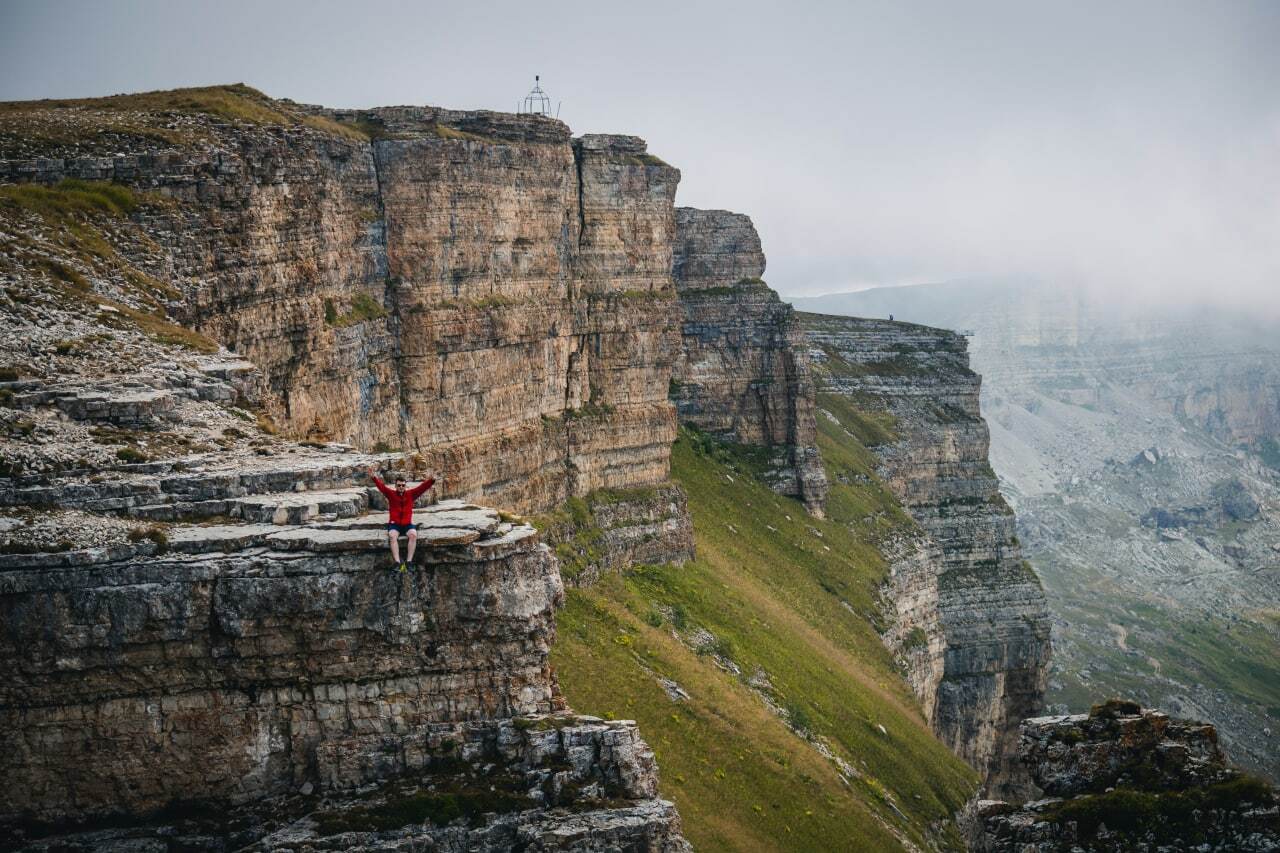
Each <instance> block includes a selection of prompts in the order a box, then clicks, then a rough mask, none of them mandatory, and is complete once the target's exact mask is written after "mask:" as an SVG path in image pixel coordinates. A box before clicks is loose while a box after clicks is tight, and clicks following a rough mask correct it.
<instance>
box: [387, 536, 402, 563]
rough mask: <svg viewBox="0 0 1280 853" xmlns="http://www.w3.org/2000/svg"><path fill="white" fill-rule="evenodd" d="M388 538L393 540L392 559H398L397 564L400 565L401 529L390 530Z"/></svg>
mask: <svg viewBox="0 0 1280 853" xmlns="http://www.w3.org/2000/svg"><path fill="white" fill-rule="evenodd" d="M387 538H388V539H390V540H391V559H393V560H395V561H396V565H397V566H398V565H400V531H399V530H388V531H387Z"/></svg>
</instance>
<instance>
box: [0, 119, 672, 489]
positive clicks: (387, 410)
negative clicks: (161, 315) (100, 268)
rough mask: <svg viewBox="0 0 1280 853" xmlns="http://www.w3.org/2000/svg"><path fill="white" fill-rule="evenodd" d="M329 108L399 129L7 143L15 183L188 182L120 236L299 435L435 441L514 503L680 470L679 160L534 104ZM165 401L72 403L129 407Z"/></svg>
mask: <svg viewBox="0 0 1280 853" xmlns="http://www.w3.org/2000/svg"><path fill="white" fill-rule="evenodd" d="M284 106H288V105H284ZM282 108H283V107H282ZM289 109H290V110H293V109H296V105H295V106H294V107H289ZM308 109H310V108H308ZM315 112H316V113H317V114H323V113H324V111H322V110H319V109H318V108H317V109H316V110H315ZM333 115H334V116H335V117H337V118H338V119H340V120H343V121H349V122H360V123H361V126H362V127H377V128H380V129H381V132H380V133H379V135H378V136H377V138H376V139H374V140H372V141H361V140H359V139H353V138H349V137H347V136H338V135H334V134H330V133H324V132H321V131H318V130H314V129H310V128H307V127H304V126H297V127H290V128H279V127H262V126H253V125H230V124H225V123H214V124H212V125H211V126H210V127H207V128H202V133H201V135H200V136H199V137H198V138H199V140H200V143H199V144H196V143H194V142H193V143H192V144H191V145H183V146H177V147H175V148H173V149H172V150H169V151H165V152H155V151H152V150H151V148H150V146H152V145H153V144H154V143H153V142H147V141H146V140H145V139H140V140H137V141H136V144H138V145H141V146H143V147H145V148H146V150H145V151H143V152H138V153H130V154H127V155H124V156H79V157H40V158H37V159H28V160H0V182H10V181H23V182H39V183H46V184H49V183H56V182H57V181H58V180H60V179H62V178H65V177H75V178H82V179H88V180H99V181H113V182H116V183H119V184H123V185H126V186H129V187H133V188H136V189H139V190H146V191H149V192H152V193H155V194H157V195H161V196H164V197H166V198H168V199H171V200H172V201H173V202H174V203H173V204H171V205H168V206H156V207H154V208H153V209H150V210H149V211H148V214H147V216H145V217H141V216H140V217H138V218H137V219H136V220H135V221H133V222H132V224H131V227H134V228H136V229H137V230H138V231H139V232H140V234H139V239H138V240H137V241H135V242H136V245H129V246H124V245H123V244H122V245H121V251H122V252H123V253H124V254H126V255H127V256H128V257H129V260H130V261H131V262H133V263H134V264H135V265H136V266H138V267H140V268H142V269H145V270H147V271H148V272H149V273H151V274H154V275H156V276H157V277H162V278H163V279H164V280H165V281H166V282H171V283H172V284H173V285H175V286H176V287H177V288H178V290H179V291H180V292H179V295H178V296H177V298H176V300H175V304H174V305H172V306H171V310H172V311H173V312H174V313H175V314H176V315H177V316H178V317H179V318H181V319H182V320H184V321H185V322H186V323H187V324H188V325H190V326H193V327H195V328H196V329H198V330H199V331H200V332H202V333H204V334H205V335H207V336H208V337H210V338H212V339H213V340H215V341H217V342H219V343H222V344H224V345H226V346H227V347H229V348H230V349H232V350H234V351H235V353H238V354H241V355H242V356H243V357H245V358H247V359H249V360H251V361H252V362H253V363H254V364H256V365H257V366H258V368H259V369H260V370H261V377H262V379H261V382H258V383H254V384H253V385H254V387H253V388H252V389H249V387H248V386H246V387H245V390H246V392H247V391H249V390H252V391H253V393H254V394H257V395H260V399H261V402H262V404H263V405H264V406H265V407H266V408H267V409H268V411H269V412H270V414H271V415H272V416H273V417H274V419H275V421H276V422H277V423H278V424H279V425H281V426H282V427H283V428H284V430H285V432H286V433H287V434H288V435H289V436H291V437H295V438H303V437H308V438H313V439H336V440H342V441H348V442H351V443H354V444H356V445H358V446H361V447H365V448H370V447H373V446H375V445H377V444H379V443H382V444H385V445H387V446H393V447H405V448H407V449H413V450H417V451H419V452H420V453H422V454H423V456H425V457H426V462H427V464H428V465H430V466H431V467H433V468H434V469H436V470H438V471H440V472H441V473H442V474H443V477H442V480H441V483H440V487H439V490H440V492H441V493H443V494H446V495H461V496H466V497H469V498H472V499H477V500H481V499H482V500H484V501H485V502H488V503H498V504H500V505H503V506H506V507H509V508H512V509H516V510H519V511H529V510H541V509H547V508H549V507H551V506H554V505H556V504H558V503H559V502H561V501H563V500H564V499H565V498H567V497H569V496H571V495H583V494H586V493H587V492H589V491H591V490H592V489H597V488H624V487H634V486H649V485H655V484H657V483H660V482H662V481H664V480H665V479H666V477H667V474H668V470H669V449H670V444H671V441H672V440H673V438H674V430H675V418H674V411H673V408H672V406H671V404H670V402H669V401H668V400H667V386H668V381H669V379H670V369H671V363H672V361H673V359H674V358H675V356H676V352H677V350H678V348H679V338H678V329H677V322H678V321H677V317H676V310H675V308H676V295H675V289H674V286H673V284H672V280H671V245H672V236H673V232H674V214H673V199H674V195H675V189H676V185H677V183H678V182H679V172H678V170H676V169H674V168H672V167H670V166H668V165H666V164H665V163H662V162H661V161H660V160H658V159H657V158H654V157H652V156H651V155H649V154H647V153H646V151H645V144H644V142H643V140H640V139H638V138H636V137H629V136H603V135H588V136H585V137H583V138H582V139H578V140H572V139H570V136H569V130H568V128H567V127H566V126H565V125H563V124H562V123H560V122H558V121H555V120H552V119H545V118H542V117H539V116H513V115H504V114H500V113H489V112H471V113H468V112H459V111H449V110H439V109H435V108H430V107H424V108H417V107H396V108H387V109H375V110H362V111H346V112H339V113H333ZM194 121H195V122H196V123H197V124H199V120H198V119H195V120H194ZM112 240H115V237H114V235H113V236H112ZM148 247H149V248H148ZM112 310H114V309H112ZM213 371H214V373H215V374H216V373H218V372H221V373H222V374H224V375H225V376H226V377H227V380H228V382H230V384H232V385H235V384H236V383H235V382H231V377H232V375H233V374H234V373H235V370H234V368H231V367H228V368H214V369H213ZM228 371H230V372H228ZM143 393H145V394H156V395H161V392H143ZM158 399H159V398H158ZM158 399H157V400H154V401H150V402H148V401H144V400H142V399H138V400H135V401H133V402H132V403H130V404H129V405H128V406H126V407H125V409H127V411H125V409H121V413H116V412H115V411H114V410H112V409H111V408H110V407H109V406H107V405H106V403H107V401H102V400H96V399H84V400H73V401H68V403H67V405H68V406H72V407H73V409H74V412H73V414H75V415H76V416H77V417H90V418H101V419H107V420H112V421H120V419H121V418H124V421H121V422H125V421H127V422H129V423H132V422H134V421H135V420H136V419H137V418H138V417H142V416H144V415H145V416H148V417H149V416H150V415H151V412H150V409H154V408H156V407H157V406H160V403H159V401H158ZM144 403H145V405H144ZM99 409H101V411H99ZM144 410H146V411H144Z"/></svg>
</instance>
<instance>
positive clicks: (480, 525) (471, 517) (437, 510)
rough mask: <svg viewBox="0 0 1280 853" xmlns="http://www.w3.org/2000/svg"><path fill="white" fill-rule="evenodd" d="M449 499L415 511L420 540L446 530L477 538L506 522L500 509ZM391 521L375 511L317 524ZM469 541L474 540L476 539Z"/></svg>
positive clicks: (380, 526) (382, 524) (356, 526)
mask: <svg viewBox="0 0 1280 853" xmlns="http://www.w3.org/2000/svg"><path fill="white" fill-rule="evenodd" d="M448 503H449V504H450V506H447V507H446V506H444V504H443V503H441V504H436V505H434V506H429V507H424V508H422V509H416V510H414V511H413V521H414V523H415V524H417V525H418V538H419V541H425V540H427V539H434V538H437V537H441V536H445V535H446V534H445V531H449V530H469V531H473V532H475V534H476V538H479V537H480V536H483V535H486V534H489V533H493V532H495V531H497V530H498V528H499V527H500V526H501V524H502V517H501V516H500V515H499V514H498V512H497V510H493V509H489V508H488V507H479V506H474V505H472V504H466V503H462V502H461V501H449V502H448ZM387 521H388V515H387V513H385V512H375V513H370V514H369V515H362V516H360V517H359V518H342V519H338V520H337V521H329V522H321V523H319V524H317V525H315V526H316V527H319V528H321V529H328V530H375V529H376V530H384V529H385V528H386V525H387ZM468 541H474V539H472V540H468Z"/></svg>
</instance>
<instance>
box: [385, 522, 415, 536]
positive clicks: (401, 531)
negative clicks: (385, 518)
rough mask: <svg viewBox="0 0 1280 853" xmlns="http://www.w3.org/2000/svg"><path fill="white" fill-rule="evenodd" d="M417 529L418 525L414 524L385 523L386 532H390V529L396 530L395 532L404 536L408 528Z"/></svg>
mask: <svg viewBox="0 0 1280 853" xmlns="http://www.w3.org/2000/svg"><path fill="white" fill-rule="evenodd" d="M417 529H418V525H416V524H388V525H387V532H388V533H390V532H391V531H392V530H394V531H396V532H397V533H399V534H400V535H401V536H404V535H405V534H407V533H408V532H409V531H410V530H417Z"/></svg>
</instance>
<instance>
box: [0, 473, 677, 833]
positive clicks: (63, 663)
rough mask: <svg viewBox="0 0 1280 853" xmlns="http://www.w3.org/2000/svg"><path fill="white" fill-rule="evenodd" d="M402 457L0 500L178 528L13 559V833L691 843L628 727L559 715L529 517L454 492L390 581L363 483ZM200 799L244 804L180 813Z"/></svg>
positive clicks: (542, 566) (42, 491)
mask: <svg viewBox="0 0 1280 853" xmlns="http://www.w3.org/2000/svg"><path fill="white" fill-rule="evenodd" d="M393 461H394V460H392V459H391V458H389V457H368V456H363V455H361V454H356V453H351V452H345V453H343V452H337V453H315V452H312V454H311V455H310V456H309V457H307V456H304V457H303V458H297V457H296V456H295V458H293V459H291V460H290V461H289V462H287V463H281V462H272V461H268V460H262V461H259V462H253V461H250V460H241V461H239V462H233V461H232V460H229V459H225V458H224V459H223V460H221V461H220V463H215V464H211V465H206V466H200V469H199V470H196V471H192V470H190V469H191V466H190V465H189V464H184V465H181V466H173V465H169V466H165V465H163V464H153V465H152V466H151V468H152V470H151V472H150V474H149V476H136V475H131V473H130V472H128V471H124V472H120V473H119V474H117V476H116V477H115V478H114V479H110V478H101V479H100V480H99V481H98V482H81V481H79V480H78V479H76V478H63V479H54V480H52V481H48V482H46V483H45V484H43V485H41V486H27V487H19V488H16V489H8V490H7V491H5V492H4V493H3V496H2V497H3V499H4V502H5V503H6V504H9V505H19V506H57V507H62V508H64V509H63V510H61V511H63V512H67V511H68V510H66V509H65V508H67V507H78V509H75V510H70V511H72V512H81V513H86V512H92V511H95V510H96V511H99V512H101V511H103V510H105V509H107V508H113V509H116V510H118V511H123V512H124V513H126V514H128V515H131V516H133V517H135V518H148V519H154V518H173V517H181V518H182V519H183V521H182V522H181V523H177V524H170V525H163V526H159V527H151V528H150V529H149V530H148V531H147V535H145V536H131V537H129V538H128V539H127V540H126V541H122V542H118V543H117V544H111V545H105V546H94V545H88V546H87V547H72V548H70V549H68V550H54V551H50V550H48V549H47V548H46V549H32V550H34V551H35V553H29V554H28V553H11V554H8V555H4V556H0V649H2V650H3V658H4V663H3V664H2V665H0V666H2V667H3V681H4V687H3V690H0V718H2V719H3V735H0V746H2V747H3V748H2V749H0V753H2V754H3V757H2V758H0V765H2V766H0V772H2V773H3V775H4V777H5V780H6V781H5V790H6V796H5V798H4V806H3V812H0V825H3V826H4V827H5V828H6V830H7V831H8V832H10V833H12V834H14V836H15V838H18V839H25V840H26V841H28V842H30V846H31V849H46V848H47V849H52V848H54V847H57V848H58V849H100V848H102V847H103V846H106V847H110V846H111V845H112V844H119V845H121V846H122V847H123V846H127V844H128V843H137V842H138V841H139V839H156V838H160V837H164V836H173V835H177V836H179V837H187V836H189V837H190V838H191V839H203V840H202V841H201V842H200V843H201V845H203V846H204V847H205V848H206V849H232V848H235V849H240V848H242V847H245V846H253V845H256V846H257V847H259V848H261V849H277V848H278V847H280V846H295V845H297V844H301V843H303V841H304V840H305V842H306V843H308V844H323V845H326V846H333V845H335V844H337V845H338V846H343V847H351V848H354V847H359V848H363V849H370V850H373V849H394V848H396V846H397V844H400V843H403V842H404V840H405V839H410V838H412V839H416V840H415V842H414V843H418V841H421V840H422V839H435V840H436V842H437V843H438V845H439V846H440V847H441V849H484V850H506V849H511V847H512V846H513V845H514V844H515V843H516V839H519V838H533V837H540V836H542V835H546V834H549V835H550V836H552V837H555V838H560V837H562V836H563V838H562V840H563V843H564V844H565V845H566V847H569V846H572V845H571V844H570V842H571V841H573V840H574V839H576V840H577V841H578V842H583V843H586V842H587V841H589V842H590V844H592V845H597V846H593V847H589V849H604V848H606V847H607V846H608V844H611V843H628V844H638V845H640V846H641V847H643V848H644V849H655V850H683V849H685V844H684V842H683V839H682V838H681V836H680V831H679V819H678V816H677V815H676V814H675V812H674V809H673V808H672V807H671V806H670V804H665V803H661V802H659V801H657V800H656V799H655V797H656V792H657V781H656V767H655V764H654V761H653V756H652V753H651V752H650V751H649V750H648V747H647V746H645V744H644V742H643V741H642V740H641V739H640V737H639V735H638V733H637V732H636V731H635V727H634V724H632V723H625V722H624V723H604V722H602V721H599V720H595V719H592V718H577V717H574V716H572V715H571V714H569V715H567V714H565V713H563V711H564V703H563V700H562V699H560V697H559V693H558V689H557V687H556V683H555V679H554V677H553V675H552V673H551V670H550V668H549V665H548V662H547V654H548V651H549V648H550V644H551V642H552V639H553V637H554V610H555V608H556V606H557V605H558V604H559V602H560V600H561V598H562V595H563V592H562V590H563V586H562V582H561V579H560V573H559V566H558V564H557V562H556V560H555V558H554V556H553V555H552V554H551V552H550V550H549V549H548V547H547V546H546V545H544V544H541V542H540V541H539V536H538V533H537V531H536V530H535V529H534V528H533V527H531V526H529V525H527V524H524V523H521V522H519V521H512V520H503V518H502V517H501V516H500V515H499V513H497V512H496V511H494V510H491V509H486V508H483V507H479V506H474V505H470V504H466V503H464V502H461V501H457V500H447V501H442V502H439V503H436V504H434V505H432V506H430V507H428V508H426V509H425V510H420V511H419V513H418V516H417V520H418V521H419V529H420V532H419V550H418V555H417V559H416V564H415V565H414V567H413V568H412V570H411V571H409V572H405V573H400V572H397V571H395V570H394V568H393V567H390V566H389V558H388V556H387V554H386V551H385V548H386V544H385V543H386V539H385V537H386V534H385V532H384V526H385V523H386V513H385V512H381V513H380V512H378V511H377V510H372V511H371V509H370V504H371V503H376V502H378V501H377V500H376V499H374V498H373V496H375V495H376V494H377V493H376V492H372V491H371V490H370V489H369V488H368V487H367V486H363V485H360V484H359V480H360V479H362V478H363V468H364V466H366V465H369V464H378V465H382V466H385V465H388V464H391V463H392V462H393ZM279 488H288V491H273V489H279ZM378 497H379V498H380V496H378ZM162 509H163V510H164V511H161V510H162ZM118 523H121V524H123V523H124V522H118ZM104 538H110V537H109V535H108V536H107V537H104ZM73 544H74V543H73ZM548 715H551V716H548ZM495 766H499V767H501V768H502V769H501V770H500V771H495V770H494V769H493V768H494V767H495ZM499 783H501V784H499ZM371 785H372V786H375V787H374V788H370V787H369V786H371ZM499 787H501V791H498V788H499ZM370 791H373V792H374V793H373V795H372V797H371V796H370ZM495 791H498V792H497V793H495ZM190 802H198V803H203V804H206V806H210V807H214V808H215V809H217V810H219V812H221V811H222V810H225V809H229V810H231V812H229V813H228V814H221V815H220V816H213V815H210V814H203V813H202V814H200V815H198V816H196V817H192V816H190V815H186V814H185V813H183V812H181V811H180V810H179V811H178V812H174V809H175V806H176V804H180V803H190ZM406 803H407V805H406ZM459 804H461V805H459ZM459 809H461V811H458V810H459ZM229 814H234V815H235V817H230V816H228V815H229ZM166 815H168V817H166ZM175 815H176V816H175ZM459 817H465V818H467V820H466V822H465V826H463V825H460V824H457V822H456V821H457V819H458V818H459ZM104 821H106V822H108V823H109V825H110V826H111V827H113V828H111V829H107V828H106V827H107V826H108V823H104ZM73 828H75V829H77V832H75V833H73V834H72V835H71V836H67V835H66V833H67V831H68V830H70V829H73ZM46 836H52V837H51V838H49V839H48V840H45V841H42V840H41V839H42V838H45V837H46ZM335 838H337V839H338V840H333V839H335ZM325 839H329V840H327V841H326V840H325ZM191 843H195V842H194V840H193V841H192V842H191ZM50 845H51V846H50ZM468 845H470V846H468ZM546 849H561V848H560V847H557V846H555V845H554V844H549V846H547V847H546ZM574 849H579V848H577V847H575V848H574Z"/></svg>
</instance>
